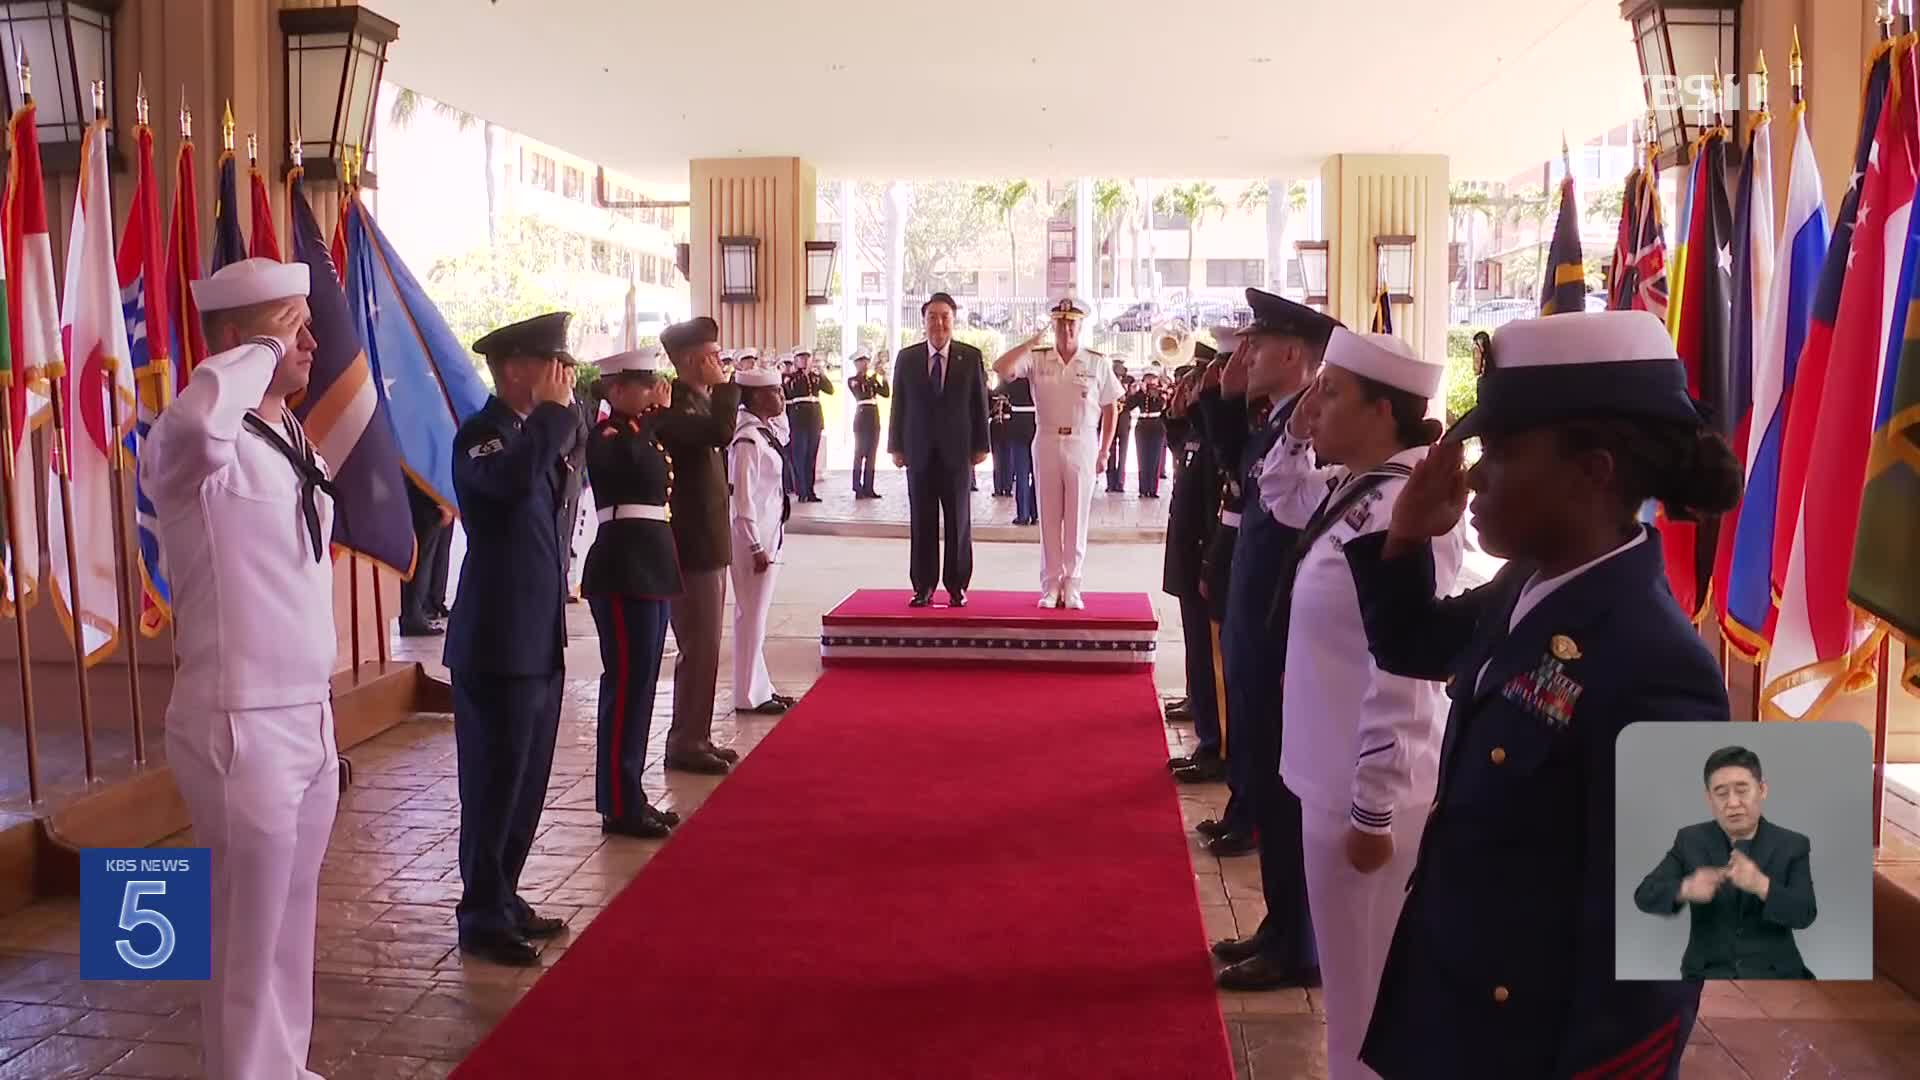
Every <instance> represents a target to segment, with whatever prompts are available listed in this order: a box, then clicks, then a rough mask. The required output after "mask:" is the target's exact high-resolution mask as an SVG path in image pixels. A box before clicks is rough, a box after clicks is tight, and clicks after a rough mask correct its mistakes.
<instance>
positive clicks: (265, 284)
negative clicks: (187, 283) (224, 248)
mask: <svg viewBox="0 0 1920 1080" xmlns="http://www.w3.org/2000/svg"><path fill="white" fill-rule="evenodd" d="M311 284H312V275H311V273H310V272H309V271H308V270H307V264H306V263H302V262H292V263H283V262H278V261H276V260H274V259H241V260H240V261H239V262H236V263H229V264H227V265H226V266H223V267H221V268H220V269H218V270H216V271H214V273H213V276H212V277H208V278H203V279H201V280H199V281H196V282H194V283H193V302H194V303H195V304H197V305H199V307H200V310H201V311H203V312H204V311H227V310H230V309H232V308H243V307H251V306H253V305H254V304H265V303H270V302H272V301H274V300H286V299H288V298H290V297H295V296H306V295H307V292H308V291H309V288H310V287H311Z"/></svg>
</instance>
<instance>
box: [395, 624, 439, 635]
mask: <svg viewBox="0 0 1920 1080" xmlns="http://www.w3.org/2000/svg"><path fill="white" fill-rule="evenodd" d="M446 632H447V628H446V627H444V626H442V625H440V624H439V623H430V622H423V623H417V622H402V623H401V624H400V636H401V637H439V636H440V635H441V634H444V633H446Z"/></svg>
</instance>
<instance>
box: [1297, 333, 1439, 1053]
mask: <svg viewBox="0 0 1920 1080" xmlns="http://www.w3.org/2000/svg"><path fill="white" fill-rule="evenodd" d="M1326 365H1327V366H1328V367H1338V368H1343V369H1345V370H1347V371H1351V372H1353V373H1354V374H1356V375H1361V376H1364V377H1366V378H1370V379H1374V380H1376V381H1378V382H1381V383H1384V384H1386V385H1388V386H1392V387H1395V388H1397V389H1400V390H1404V391H1406V392H1408V393H1411V394H1417V395H1419V396H1421V397H1425V398H1431V397H1433V395H1434V394H1436V393H1438V392H1439V390H1440V384H1441V381H1442V378H1443V376H1444V374H1445V371H1446V369H1445V368H1444V367H1442V366H1441V365H1439V364H1429V363H1425V362H1423V361H1421V360H1419V359H1418V358H1416V357H1415V356H1414V355H1413V352H1412V350H1411V349H1410V348H1408V347H1407V346H1406V345H1405V344H1404V343H1402V342H1401V341H1400V340H1399V339H1398V338H1394V337H1390V336H1388V335H1385V334H1367V335H1360V334H1354V333H1350V332H1348V331H1346V330H1341V329H1337V330H1335V331H1334V332H1333V337H1332V339H1331V340H1330V341H1329V342H1328V343H1327V353H1326ZM1428 449H1429V448H1428V447H1426V446H1416V447H1412V448H1409V449H1406V450H1403V451H1401V452H1400V453H1398V454H1395V455H1394V456H1393V457H1391V458H1388V459H1387V460H1386V461H1384V462H1382V463H1381V464H1380V465H1378V466H1376V467H1374V468H1371V469H1369V470H1367V471H1365V472H1359V473H1355V472H1352V471H1350V470H1349V469H1346V468H1343V467H1339V466H1328V467H1323V468H1315V467H1314V465H1313V455H1312V453H1311V452H1310V451H1311V450H1312V446H1311V444H1309V443H1307V442H1305V441H1303V440H1300V439H1296V438H1295V437H1294V436H1293V433H1292V432H1283V434H1282V435H1281V437H1280V441H1279V442H1278V443H1276V444H1275V445H1274V448H1273V451H1272V453H1270V454H1269V455H1268V458H1267V467H1266V469H1265V471H1264V472H1263V473H1262V475H1261V477H1260V497H1261V504H1262V506H1264V507H1265V509H1266V510H1267V512H1268V513H1270V514H1272V515H1273V516H1274V517H1275V518H1276V519H1278V520H1279V521H1280V523H1281V524H1283V525H1287V526H1289V527H1292V528H1296V529H1299V530H1300V540H1299V549H1300V550H1303V552H1304V553H1303V554H1302V555H1301V556H1300V561H1299V565H1298V568H1297V570H1296V571H1295V572H1294V575H1293V584H1292V589H1291V590H1290V592H1291V599H1290V605H1291V614H1290V617H1289V619H1288V625H1289V626H1290V627H1295V626H1297V627H1300V628H1301V632H1300V633H1291V632H1290V633H1288V634H1287V655H1286V668H1285V670H1286V693H1285V696H1284V705H1283V711H1284V717H1285V723H1284V729H1285V731H1286V738H1285V739H1284V740H1283V741H1282V743H1281V746H1280V777H1281V779H1282V780H1283V781H1284V782H1285V783H1286V786H1287V789H1288V790H1289V791H1292V792H1293V793H1294V794H1295V795H1297V796H1298V797H1299V799H1300V807H1301V827H1300V835H1301V852H1302V855H1303V858H1304V863H1303V865H1304V866H1305V868H1306V874H1307V899H1308V902H1309V904H1310V905H1311V910H1312V913H1313V929H1314V944H1315V948H1316V950H1317V951H1318V953H1319V955H1320V976H1321V980H1322V982H1321V999H1322V1001H1323V1002H1324V1004H1325V1008H1326V1015H1327V1075H1328V1076H1329V1077H1330V1078H1331V1080H1348V1078H1370V1077H1373V1076H1374V1075H1375V1074H1374V1072H1373V1070H1371V1069H1369V1068H1367V1067H1366V1066H1364V1065H1362V1064H1361V1063H1360V1040H1361V1038H1362V1037H1363V1036H1365V1034H1366V1030H1367V1020H1368V1018H1369V1017H1371V1016H1372V1015H1373V1001H1374V993H1375V991H1377V990H1378V989H1379V985H1380V969H1381V968H1382V967H1383V966H1384V965H1385V964H1386V961H1387V945H1388V943H1389V942H1390V941H1391V940H1392V938H1393V927H1394V924H1395V923H1396V922H1397V921H1398V920H1399V917H1400V903H1401V900H1402V899H1403V898H1404V897H1405V896H1406V885H1407V878H1408V875H1410V874H1411V873H1412V872H1413V860H1414V853H1415V851H1416V850H1417V848H1418V846H1419V843H1420V830H1421V828H1422V827H1423V826H1424V825H1425V824H1426V818H1427V804H1428V803H1429V802H1431V801H1432V799H1433V789H1434V779H1435V774H1436V772H1437V771H1438V768H1439V756H1440V735H1441V731H1442V730H1443V729H1444V725H1445V720H1446V706H1445V704H1444V703H1445V700H1446V697H1445V694H1444V693H1443V691H1442V690H1441V688H1440V684H1439V683H1436V682H1428V681H1423V680H1419V679H1410V678H1407V677H1405V676H1402V675H1393V674H1389V673H1387V672H1384V671H1381V670H1380V669H1379V667H1377V666H1376V665H1375V664H1374V663H1373V659H1372V657H1370V656H1369V655H1368V653H1367V635H1366V628H1365V625H1364V624H1363V623H1362V621H1361V618H1360V604H1359V600H1358V599H1357V597H1356V594H1355V592H1354V584H1353V571H1352V570H1351V569H1350V568H1349V567H1348V566H1347V557H1346V554H1345V549H1346V547H1347V545H1349V544H1351V543H1353V541H1354V540H1355V538H1356V537H1360V536H1369V535H1374V534H1378V533H1381V532H1383V531H1384V530H1385V529H1386V527H1387V522H1388V521H1389V519H1390V518H1391V517H1392V514H1393V505H1394V502H1395V500H1396V499H1397V498H1398V497H1399V494H1400V490H1401V488H1402V487H1403V486H1404V485H1405V484H1406V478H1407V476H1408V475H1409V474H1410V473H1411V470H1412V468H1413V466H1414V465H1416V464H1417V463H1419V462H1420V461H1421V460H1422V459H1424V458H1425V457H1426V456H1427V451H1428ZM1465 554H1466V539H1465V536H1464V530H1463V528H1460V527H1456V528H1455V529H1454V531H1453V532H1451V533H1449V534H1448V535H1447V536H1445V537H1443V538H1440V539H1438V540H1435V541H1434V542H1433V563H1434V569H1435V588H1436V590H1437V595H1441V596H1444V595H1447V594H1448V593H1451V592H1452V591H1453V589H1454V583H1455V581H1456V579H1457V578H1458V576H1459V573H1460V565H1461V562H1462V561H1463V559H1464V558H1465ZM1352 830H1358V831H1360V832H1364V833H1375V834H1387V835H1390V836H1391V837H1392V838H1393V856H1392V858H1391V859H1390V860H1389V861H1388V862H1387V864H1386V865H1385V866H1382V867H1380V868H1378V869H1376V870H1374V871H1372V872H1371V873H1362V872H1360V871H1359V870H1357V869H1355V868H1354V866H1353V864H1352V863H1351V861H1349V859H1348V855H1347V838H1348V834H1349V832H1350V831H1352Z"/></svg>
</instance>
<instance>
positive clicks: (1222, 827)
mask: <svg viewBox="0 0 1920 1080" xmlns="http://www.w3.org/2000/svg"><path fill="white" fill-rule="evenodd" d="M1193 831H1194V832H1197V833H1199V834H1200V835H1201V836H1204V837H1206V838H1207V839H1209V840H1218V839H1219V838H1220V837H1222V836H1225V835H1227V834H1228V833H1230V832H1232V831H1233V826H1231V825H1229V824H1227V823H1226V822H1224V821H1221V820H1220V819H1219V818H1208V819H1207V820H1205V821H1203V822H1201V823H1200V824H1198V825H1195V826H1194V827H1193Z"/></svg>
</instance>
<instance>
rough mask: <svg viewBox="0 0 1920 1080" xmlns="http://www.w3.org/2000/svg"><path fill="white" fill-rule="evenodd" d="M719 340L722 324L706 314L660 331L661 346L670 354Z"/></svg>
mask: <svg viewBox="0 0 1920 1080" xmlns="http://www.w3.org/2000/svg"><path fill="white" fill-rule="evenodd" d="M719 340H720V324H719V323H717V322H714V321H713V320H712V319H710V318H708V317H707V316H705V315H702V316H700V317H698V318H694V319H688V320H687V321H686V322H679V323H674V324H673V325H672V326H669V327H667V328H666V329H665V330H662V331H661V332H660V347H661V348H663V349H665V350H667V355H668V356H673V355H674V354H676V353H681V352H685V351H686V350H688V349H691V348H693V347H694V346H695V345H705V344H707V343H708V342H710V341H719Z"/></svg>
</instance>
